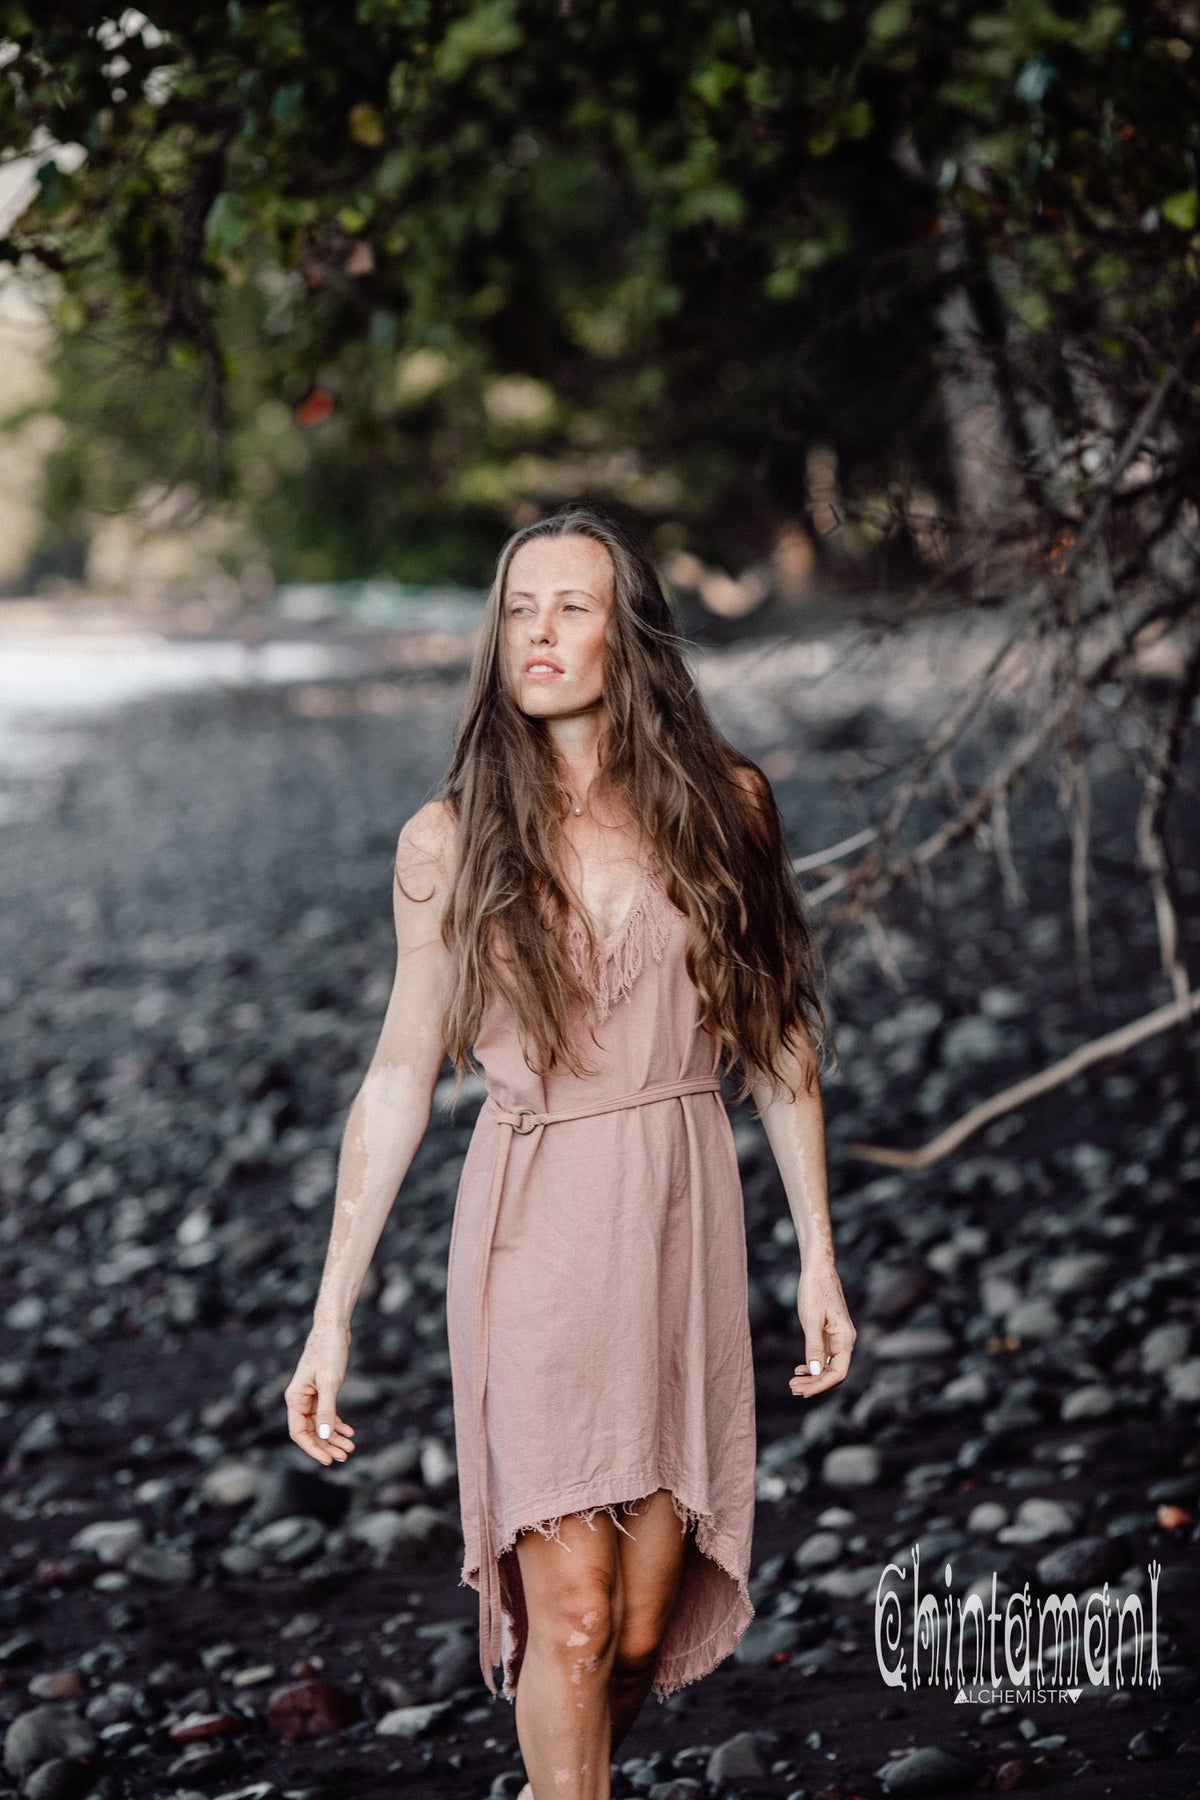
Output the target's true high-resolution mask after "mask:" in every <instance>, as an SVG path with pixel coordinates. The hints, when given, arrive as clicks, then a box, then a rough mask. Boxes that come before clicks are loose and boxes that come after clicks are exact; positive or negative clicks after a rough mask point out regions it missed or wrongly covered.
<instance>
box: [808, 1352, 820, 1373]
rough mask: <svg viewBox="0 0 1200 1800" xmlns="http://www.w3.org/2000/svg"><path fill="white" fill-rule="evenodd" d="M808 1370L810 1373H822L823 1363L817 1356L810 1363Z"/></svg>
mask: <svg viewBox="0 0 1200 1800" xmlns="http://www.w3.org/2000/svg"><path fill="white" fill-rule="evenodd" d="M808 1372H809V1374H810V1375H819V1374H820V1373H821V1365H820V1363H819V1362H818V1360H817V1358H816V1357H815V1356H814V1357H813V1359H812V1361H811V1362H810V1363H809V1365H808Z"/></svg>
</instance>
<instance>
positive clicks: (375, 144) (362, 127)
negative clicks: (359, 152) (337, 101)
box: [349, 100, 385, 150]
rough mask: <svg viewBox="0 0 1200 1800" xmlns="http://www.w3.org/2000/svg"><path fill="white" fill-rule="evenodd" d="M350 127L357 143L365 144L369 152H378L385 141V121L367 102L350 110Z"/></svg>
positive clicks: (361, 101)
mask: <svg viewBox="0 0 1200 1800" xmlns="http://www.w3.org/2000/svg"><path fill="white" fill-rule="evenodd" d="M349 127H350V136H351V137H352V138H353V139H354V141H355V143H356V144H365V145H366V146H367V148H368V149H369V150H377V149H378V148H379V146H380V144H382V142H383V140H384V136H385V133H384V129H383V120H382V119H381V118H380V116H379V114H378V113H377V112H376V110H375V108H374V107H373V106H371V105H369V104H368V102H367V101H365V100H360V101H359V102H358V104H357V105H356V106H352V107H351V108H350V113H349Z"/></svg>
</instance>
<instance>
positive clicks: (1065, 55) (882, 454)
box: [0, 0, 1200, 576]
mask: <svg viewBox="0 0 1200 1800" xmlns="http://www.w3.org/2000/svg"><path fill="white" fill-rule="evenodd" d="M0 17H2V21H3V23H2V28H0V38H2V39H3V44H4V54H5V55H6V57H7V62H6V64H5V67H4V70H3V74H4V83H3V92H2V97H0V142H2V144H3V146H4V147H5V152H6V153H7V154H9V155H15V154H22V155H28V154H32V155H33V157H34V158H35V159H36V164H37V189H36V194H35V196H34V198H33V199H32V201H31V203H30V204H29V205H28V207H26V208H25V210H24V211H23V212H22V213H21V214H20V216H19V217H18V218H17V219H16V220H15V221H14V222H13V223H12V224H11V226H10V228H9V230H8V233H7V236H6V238H5V239H4V241H3V243H2V244H0V255H3V256H4V257H6V258H7V259H8V260H9V261H10V262H12V263H14V264H17V265H19V266H21V267H23V268H25V269H26V270H29V269H40V270H44V271H46V272H47V273H48V274H49V275H50V276H52V277H53V280H54V283H55V294H56V307H57V318H58V322H59V324H60V326H61V329H62V333H63V341H62V348H61V351H60V353H59V358H58V371H59V374H60V380H61V384H62V394H63V398H62V402H61V408H62V411H63V413H64V415H65V416H66V417H67V419H68V421H69V422H70V423H72V425H74V426H75V427H76V428H77V429H76V430H75V431H74V432H73V434H72V436H71V437H70V439H69V440H68V442H67V443H66V445H65V446H64V448H63V449H62V450H61V451H60V452H59V453H58V454H59V456H60V458H63V459H66V460H67V461H69V462H70V463H71V474H70V478H69V479H68V478H66V477H65V476H61V477H60V479H59V485H60V488H61V490H62V492H64V493H66V494H70V495H74V496H75V497H76V499H75V504H81V503H82V502H81V500H80V496H83V497H85V499H86V501H87V502H88V503H90V504H92V505H119V504H124V503H126V502H127V501H128V500H129V499H130V498H131V497H132V496H133V495H134V494H135V493H137V492H138V491H139V490H140V489H141V488H142V487H143V486H144V484H145V482H146V481H147V480H149V479H151V478H155V477H157V478H159V479H161V478H162V477H163V476H164V474H166V475H170V476H172V477H175V478H186V479H187V480H189V481H190V482H192V483H194V484H195V485H196V486H197V487H198V488H199V489H200V490H201V491H203V492H206V493H214V494H222V495H226V496H231V497H233V498H235V499H236V500H237V501H238V502H239V503H240V504H242V505H243V506H244V507H245V508H246V509H247V511H248V514H249V515H250V516H251V517H252V519H253V520H254V522H255V526H256V529H257V530H258V531H259V532H260V533H261V535H262V536H263V538H264V539H265V540H266V541H267V542H269V543H270V544H271V545H272V546H273V547H274V550H275V554H276V556H277V559H278V560H279V561H280V564H281V566H282V568H283V569H284V570H285V571H290V572H293V573H314V574H315V573H330V574H333V573H358V572H362V571H363V570H364V568H367V569H369V568H373V567H381V566H390V567H392V568H393V569H394V570H395V571H396V572H397V573H401V574H404V573H415V572H418V570H419V571H421V572H429V571H432V570H438V569H444V570H446V571H450V570H453V572H454V573H457V574H464V573H465V574H468V575H472V574H473V575H476V576H478V575H480V574H482V573H485V572H486V566H487V561H488V556H489V554H490V551H491V549H492V547H493V545H494V538H495V529H496V524H497V521H498V520H501V521H508V520H509V519H511V518H512V517H514V516H520V515H519V508H520V507H521V506H522V505H523V504H524V505H529V504H533V505H542V504H545V503H546V502H548V501H553V500H557V499H559V498H566V497H568V496H570V495H573V494H575V493H578V492H582V491H586V492H587V493H588V494H589V495H590V496H591V497H593V498H597V499H602V500H608V501H609V503H610V504H612V505H614V507H615V508H617V509H625V510H627V511H629V512H631V513H633V514H636V515H638V516H639V517H640V518H641V519H643V520H644V521H646V522H647V524H648V525H650V526H651V527H654V528H657V530H658V532H659V539H658V541H659V542H660V543H662V544H670V543H674V542H683V541H689V542H691V543H692V544H694V545H695V546H696V547H697V548H700V549H701V550H702V551H705V552H707V551H709V550H711V551H713V552H714V553H715V554H718V555H720V556H723V557H724V558H726V559H727V560H729V561H733V562H738V561H740V560H744V559H746V558H748V557H750V556H753V555H756V554H760V553H761V552H762V550H763V549H764V547H765V546H766V545H768V544H769V543H770V541H771V538H772V536H773V534H774V532H775V531H776V530H777V528H778V526H779V524H780V522H781V521H783V520H787V519H789V518H797V517H799V516H801V514H802V513H803V509H804V506H805V499H806V485H805V457H806V453H807V452H808V450H809V449H810V447H811V446H812V445H813V444H814V443H827V444H830V445H832V446H833V448H834V449H835V450H836V452H837V456H838V462H839V467H840V470H841V479H842V488H843V492H844V494H845V495H846V496H848V498H849V499H850V500H851V501H853V500H854V499H855V498H856V497H857V499H858V500H859V501H861V502H864V503H865V502H866V501H867V500H869V499H876V500H877V499H878V498H879V497H880V496H882V497H884V498H885V499H886V496H887V495H888V493H889V491H894V490H897V489H899V490H902V491H907V490H909V489H911V487H912V486H913V485H914V484H915V483H920V484H921V485H923V486H924V487H925V488H927V489H928V490H930V491H931V492H932V493H933V494H934V495H936V496H940V497H941V498H942V499H944V500H949V499H950V498H951V497H952V494H953V490H954V454H955V447H954V443H953V434H952V432H951V431H950V430H949V428H948V424H947V417H946V405H945V402H946V395H945V387H944V381H943V378H942V376H943V369H944V356H945V350H946V325H945V318H946V314H945V308H946V305H947V301H948V299H949V298H950V297H951V296H953V295H955V294H960V295H965V296H966V299H967V302H968V304H969V308H970V312H971V318H972V321H973V327H974V328H975V330H976V331H977V333H978V334H979V335H980V336H981V337H982V339H983V341H984V342H985V344H986V346H987V348H988V354H989V356H990V357H991V360H992V376H993V378H994V383H995V392H996V395H997V398H998V404H999V405H1000V408H1001V411H1002V412H1003V413H1004V414H1005V415H1006V420H1007V427H1008V430H1009V437H1010V441H1011V444H1012V447H1014V448H1015V451H1016V453H1017V454H1018V456H1019V457H1020V458H1021V459H1023V469H1024V477H1025V479H1026V482H1027V483H1029V482H1032V483H1034V484H1035V485H1039V486H1040V490H1041V491H1040V498H1041V501H1042V502H1043V503H1049V504H1050V505H1051V506H1052V507H1056V508H1058V509H1059V510H1063V511H1065V513H1066V514H1067V515H1069V514H1070V509H1071V505H1072V497H1073V495H1074V494H1075V493H1076V491H1077V490H1080V491H1085V490H1086V489H1087V486H1088V483H1089V481H1090V480H1092V479H1093V477H1094V475H1095V470H1094V469H1092V470H1089V468H1088V465H1087V461H1086V457H1084V456H1083V451H1084V449H1085V448H1086V444H1087V441H1088V438H1089V433H1091V432H1092V431H1094V430H1095V429H1097V428H1099V426H1100V425H1101V424H1103V426H1104V429H1106V430H1107V431H1109V432H1110V433H1115V432H1117V431H1119V428H1120V425H1121V423H1122V420H1121V418H1120V417H1115V418H1114V417H1109V418H1107V420H1106V421H1105V420H1103V419H1101V418H1100V417H1099V415H1098V414H1096V408H1097V407H1099V409H1100V413H1103V411H1104V408H1105V407H1107V408H1108V409H1109V411H1110V413H1111V412H1112V410H1113V409H1114V408H1115V409H1116V412H1117V413H1118V414H1120V413H1121V412H1122V411H1123V410H1128V409H1129V408H1136V405H1137V404H1138V401H1139V396H1140V395H1141V394H1142V393H1143V392H1144V391H1145V389H1146V387H1147V384H1152V383H1153V382H1154V380H1156V379H1157V378H1158V377H1159V376H1160V375H1161V373H1162V370H1163V368H1164V367H1165V366H1166V365H1167V364H1168V363H1169V362H1170V361H1171V360H1172V359H1173V358H1174V357H1175V355H1176V354H1177V352H1178V349H1179V346H1180V344H1181V343H1182V342H1183V340H1184V338H1185V337H1186V334H1187V331H1188V329H1189V327H1190V326H1191V324H1192V322H1193V319H1194V316H1195V298H1196V279H1197V272H1198V269H1200V235H1198V233H1197V222H1198V221H1197V190H1198V187H1200V94H1198V92H1197V88H1198V83H1197V66H1198V64H1200V14H1198V13H1197V9H1196V7H1195V5H1194V4H1193V3H1192V0H1157V3H1155V0H1152V3H1150V4H1147V5H1145V6H1142V7H1140V8H1133V7H1127V6H1122V5H1113V4H1066V3H1060V4H1058V5H1051V4H1049V3H1048V0H1017V3H1015V4H1006V5H1000V4H993V5H988V6H979V5H975V4H971V3H969V0H934V3H933V4H928V5H921V6H917V5H912V4H910V3H909V0H874V3H864V0H760V3H759V4H754V5H748V6H745V7H742V8H740V9H738V8H730V7H726V6H724V5H722V4H719V3H717V0H672V3H671V4H670V5H666V4H655V3H654V0H651V3H650V4H645V5H640V6H637V7H629V6H623V5H618V4H615V3H614V0H597V3H596V4H589V5H586V6H585V5H582V4H580V3H579V0H357V3H356V4H346V3H345V0H339V3H337V4H334V3H333V0H266V3H265V4H250V3H249V0H228V3H227V4H223V5H222V4H213V3H210V0H189V4H186V5H185V4H183V0H159V3H158V4H156V5H154V6H153V8H152V9H151V11H150V12H149V13H137V12H132V11H127V12H125V13H123V14H120V15H119V16H115V17H114V16H106V15H105V13H104V11H103V9H99V8H95V7H86V6H85V7H73V6H67V5H59V4H55V3H54V0H39V4H38V6H37V7H36V8H34V7H32V6H30V7H28V8H24V7H21V6H12V5H8V6H3V7H0ZM70 146H77V147H78V148H77V149H76V150H75V151H74V152H71V153H68V151H65V150H64V148H63V147H70ZM1064 347H1065V350H1066V354H1064ZM1100 395H1103V403H1102V404H1101V401H1100V399H1099V398H1098V396H1100ZM1064 446H1066V449H1065V448H1064ZM1071 446H1074V447H1075V450H1077V451H1078V455H1077V456H1076V457H1075V460H1074V461H1073V462H1072V461H1071V460H1070V457H1069V456H1068V457H1067V463H1068V467H1067V473H1066V475H1065V476H1064V474H1063V469H1064V456H1065V455H1066V454H1067V450H1069V449H1070V447H1071ZM1080 458H1082V460H1080ZM1047 481H1048V482H1049V483H1050V485H1049V487H1047V485H1046V483H1047ZM1055 484H1057V485H1055ZM868 510H869V509H867V508H866V507H865V505H864V506H863V507H861V508H860V510H859V511H858V513H857V514H856V513H855V510H854V507H853V506H850V507H849V508H848V510H847V512H846V513H845V515H844V516H845V518H846V521H847V529H850V528H852V527H854V526H855V525H856V521H857V528H858V529H859V530H860V531H864V532H866V531H868V530H869V528H870V518H869V517H868ZM60 523H61V521H60ZM876 529H877V527H876Z"/></svg>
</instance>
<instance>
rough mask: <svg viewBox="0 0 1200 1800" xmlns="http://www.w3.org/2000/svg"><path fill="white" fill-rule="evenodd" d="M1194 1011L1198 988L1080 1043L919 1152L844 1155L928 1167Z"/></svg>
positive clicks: (872, 1147)
mask: <svg viewBox="0 0 1200 1800" xmlns="http://www.w3.org/2000/svg"><path fill="white" fill-rule="evenodd" d="M1197 1009H1200V990H1198V991H1196V992H1193V993H1187V994H1185V995H1183V997H1182V998H1181V999H1178V1000H1171V1001H1168V1003H1167V1005H1166V1006H1160V1007H1157V1008H1156V1009H1155V1011H1154V1012H1151V1013H1146V1014H1144V1016H1143V1017H1142V1018H1140V1019H1134V1020H1133V1021H1132V1022H1131V1023H1130V1024H1128V1025H1122V1026H1120V1027H1118V1029H1117V1030H1116V1031H1109V1032H1106V1033H1105V1035H1104V1036H1103V1037H1098V1038H1093V1039H1092V1041H1091V1043H1088V1044H1081V1045H1080V1046H1079V1048H1078V1049H1077V1050H1072V1051H1071V1053H1070V1055H1069V1056H1064V1057H1063V1058H1062V1059H1061V1060H1060V1061H1059V1062H1056V1063H1051V1064H1050V1066H1049V1068H1046V1069H1042V1070H1041V1071H1040V1072H1039V1073H1038V1074H1036V1075H1029V1076H1027V1077H1026V1079H1025V1080H1024V1081H1018V1082H1016V1083H1015V1084H1014V1086H1012V1087H1007V1088H1003V1089H1001V1091H1000V1093H998V1094H993V1095H992V1096H991V1098H990V1099H988V1100H981V1101H980V1103H979V1105H978V1106H973V1107H972V1108H971V1109H970V1111H969V1112H966V1113H964V1114H963V1116H962V1118H961V1119H957V1120H956V1121H955V1123H954V1124H953V1125H948V1126H947V1127H946V1129H945V1130H944V1131H939V1133H938V1135H937V1136H936V1137H935V1138H931V1139H930V1141H929V1142H928V1143H927V1144H923V1145H922V1146H921V1148H920V1149H919V1150H893V1149H890V1148H889V1147H888V1146H887V1145H885V1144H862V1143H853V1144H847V1146H846V1154H847V1155H848V1156H856V1157H860V1158H861V1159H862V1160H863V1161H864V1162H875V1163H883V1164H885V1165H886V1166H887V1167H888V1168H889V1169H928V1168H931V1167H932V1166H933V1164H934V1163H936V1162H940V1161H941V1160H942V1158H943V1157H944V1156H949V1154H950V1152H951V1151H952V1150H957V1149H958V1146H959V1145H960V1144H961V1143H962V1142H963V1141H964V1139H965V1138H968V1137H970V1136H971V1134H972V1133H973V1132H976V1131H978V1130H979V1129H980V1127H981V1126H983V1125H987V1124H989V1123H990V1121H991V1120H992V1119H998V1118H999V1117H1000V1116H1001V1115H1002V1114H1003V1113H1008V1112H1012V1111H1013V1110H1014V1109H1015V1108H1016V1107H1018V1106H1022V1105H1024V1103H1025V1102H1026V1101H1027V1100H1036V1099H1037V1098H1039V1097H1040V1096H1041V1095H1042V1094H1048V1093H1049V1092H1050V1091H1051V1090H1052V1089H1053V1088H1056V1087H1061V1086H1062V1085H1063V1083H1064V1082H1067V1081H1070V1080H1071V1078H1072V1077H1073V1076H1075V1075H1078V1074H1080V1073H1081V1072H1082V1071H1083V1070H1084V1069H1090V1068H1091V1067H1092V1065H1093V1063H1098V1062H1103V1061H1104V1060H1105V1058H1106V1057H1110V1056H1120V1055H1121V1054H1122V1053H1123V1052H1124V1051H1126V1050H1132V1049H1133V1047H1134V1045H1136V1044H1142V1043H1145V1041H1146V1039H1147V1038H1151V1037H1154V1036H1156V1034H1157V1033H1158V1032H1160V1031H1167V1030H1169V1029H1170V1027H1171V1026H1172V1025H1179V1024H1183V1023H1184V1022H1185V1021H1186V1020H1187V1019H1188V1018H1190V1016H1191V1015H1192V1013H1194V1012H1196V1011H1197Z"/></svg>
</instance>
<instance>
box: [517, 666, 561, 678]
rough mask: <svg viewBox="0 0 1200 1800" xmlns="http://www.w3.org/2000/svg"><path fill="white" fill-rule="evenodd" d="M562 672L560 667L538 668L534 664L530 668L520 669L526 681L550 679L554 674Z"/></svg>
mask: <svg viewBox="0 0 1200 1800" xmlns="http://www.w3.org/2000/svg"><path fill="white" fill-rule="evenodd" d="M562 673H563V671H562V670H561V669H551V668H538V667H537V666H536V665H535V666H534V667H533V668H532V669H523V670H522V674H523V675H524V677H525V679H526V681H552V680H553V679H554V677H555V676H556V675H561V674H562Z"/></svg>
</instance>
